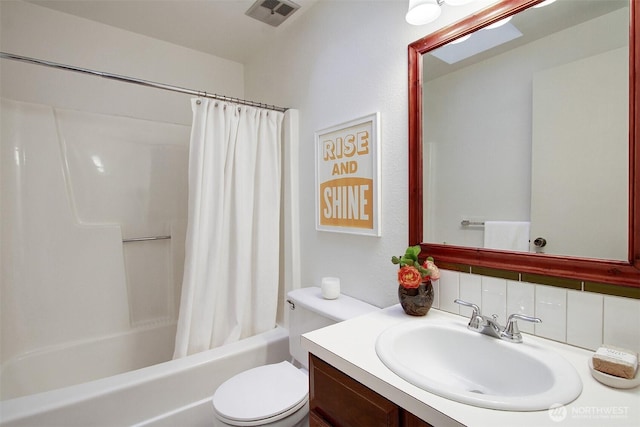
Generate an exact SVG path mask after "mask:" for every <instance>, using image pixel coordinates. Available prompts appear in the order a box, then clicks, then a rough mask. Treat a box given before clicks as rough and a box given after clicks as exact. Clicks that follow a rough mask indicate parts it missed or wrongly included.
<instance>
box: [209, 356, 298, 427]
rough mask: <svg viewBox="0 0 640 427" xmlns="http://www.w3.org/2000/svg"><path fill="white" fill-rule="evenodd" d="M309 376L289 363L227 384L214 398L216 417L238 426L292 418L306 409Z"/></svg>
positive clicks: (255, 371) (242, 375)
mask: <svg viewBox="0 0 640 427" xmlns="http://www.w3.org/2000/svg"><path fill="white" fill-rule="evenodd" d="M308 396H309V384H308V376H307V375H305V374H304V373H303V372H302V371H301V370H299V369H298V368H296V367H295V366H293V365H292V364H291V363H289V362H280V363H276V364H272V365H265V366H259V367H257V368H253V369H249V370H247V371H244V372H241V373H239V374H238V375H236V376H234V377H233V378H231V379H229V380H227V381H225V382H224V383H223V384H222V385H221V386H220V387H218V389H217V390H216V392H215V394H214V395H213V407H214V410H215V412H216V416H217V417H218V418H219V419H220V420H222V421H223V422H225V423H227V424H231V425H237V426H256V425H262V424H267V423H270V422H274V421H277V420H280V419H283V418H286V417H288V416H289V415H291V414H292V413H294V412H296V411H298V410H299V409H300V408H302V407H303V406H305V404H306V403H307V399H308Z"/></svg>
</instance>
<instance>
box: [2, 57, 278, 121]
mask: <svg viewBox="0 0 640 427" xmlns="http://www.w3.org/2000/svg"><path fill="white" fill-rule="evenodd" d="M0 58H4V59H11V60H13V61H21V62H27V63H29V64H36V65H43V66H45V67H51V68H58V69H61V70H67V71H75V72H77V73H83V74H90V75H92V76H97V77H102V78H105V79H110V80H117V81H120V82H125V83H133V84H137V85H141V86H147V87H152V88H156V89H163V90H169V91H172V92H180V93H186V94H189V95H195V96H199V97H202V98H211V99H217V100H219V101H229V102H233V103H235V104H242V105H250V106H253V107H258V108H265V109H267V110H274V111H281V112H285V111H287V110H288V108H284V107H277V106H275V105H269V104H263V103H261V102H255V101H247V100H244V99H240V98H234V97H231V96H224V95H217V94H212V93H207V92H204V91H200V90H193V89H185V88H182V87H177V86H171V85H167V84H164V83H156V82H151V81H148V80H141V79H135V78H133V77H126V76H120V75H118V74H111V73H106V72H103V71H96V70H90V69H88V68H80V67H74V66H73V65H65V64H58V63H56V62H50V61H44V60H42V59H35V58H29V57H28V56H21V55H15V54H12V53H6V52H0Z"/></svg>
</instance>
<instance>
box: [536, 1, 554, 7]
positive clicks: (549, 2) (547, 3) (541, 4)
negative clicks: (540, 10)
mask: <svg viewBox="0 0 640 427" xmlns="http://www.w3.org/2000/svg"><path fill="white" fill-rule="evenodd" d="M555 1H556V0H545V1H543V2H542V3H538V4H537V5H535V6H533V7H545V6H549V5H550V4H551V3H554V2H555Z"/></svg>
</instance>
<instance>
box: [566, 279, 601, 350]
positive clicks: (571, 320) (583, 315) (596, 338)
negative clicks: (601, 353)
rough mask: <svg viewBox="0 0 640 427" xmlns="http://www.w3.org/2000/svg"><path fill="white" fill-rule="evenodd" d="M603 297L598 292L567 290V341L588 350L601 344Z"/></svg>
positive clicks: (595, 348) (594, 348)
mask: <svg viewBox="0 0 640 427" xmlns="http://www.w3.org/2000/svg"><path fill="white" fill-rule="evenodd" d="M603 304H604V298H603V296H602V295H600V294H594V293H591V292H581V291H572V290H568V291H567V343H568V344H571V345H575V346H578V347H582V348H587V349H590V350H597V349H598V347H600V345H601V344H602V319H603Z"/></svg>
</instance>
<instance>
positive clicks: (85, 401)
mask: <svg viewBox="0 0 640 427" xmlns="http://www.w3.org/2000/svg"><path fill="white" fill-rule="evenodd" d="M288 359H290V356H289V341H288V331H287V330H286V329H284V328H282V327H279V326H278V327H276V328H274V329H272V330H270V331H268V332H265V333H262V334H259V335H256V336H253V337H250V338H246V339H244V340H242V341H238V342H236V343H232V344H228V345H225V346H223V347H218V348H215V349H212V350H208V351H205V352H202V353H198V354H194V355H192V356H188V357H185V358H182V359H177V360H171V361H168V362H164V363H160V364H157V365H154V366H149V367H146V368H142V369H138V370H135V371H131V372H126V373H123V374H118V375H114V376H111V377H108V378H104V379H100V380H95V381H90V382H87V383H83V384H78V385H74V386H70V387H66V388H61V389H57V390H52V391H48V392H43V393H38V394H34V395H30V396H25V397H20V398H15V399H10V400H5V401H2V402H0V426H3V427H4V426H6V427H9V426H30V427H36V426H65V427H67V426H109V427H112V426H129V425H135V426H150V427H151V426H153V427H160V426H189V427H192V426H193V427H196V426H208V425H211V423H212V419H213V407H212V405H211V402H210V399H211V396H212V395H213V393H214V391H215V390H216V388H217V387H218V386H219V385H220V384H221V383H222V382H224V381H225V380H227V379H228V378H230V377H231V376H233V375H235V374H237V373H238V372H241V371H243V370H246V369H249V368H252V367H256V366H260V365H264V364H267V363H276V362H281V361H283V360H288Z"/></svg>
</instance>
